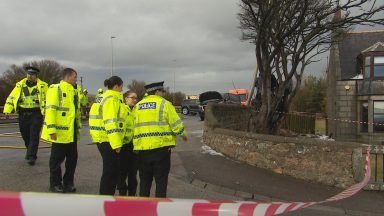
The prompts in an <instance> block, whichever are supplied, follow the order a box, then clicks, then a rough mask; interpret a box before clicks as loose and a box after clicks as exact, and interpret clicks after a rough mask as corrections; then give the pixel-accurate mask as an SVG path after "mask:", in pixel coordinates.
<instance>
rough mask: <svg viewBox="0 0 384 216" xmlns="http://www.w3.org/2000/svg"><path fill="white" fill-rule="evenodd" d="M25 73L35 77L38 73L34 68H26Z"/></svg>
mask: <svg viewBox="0 0 384 216" xmlns="http://www.w3.org/2000/svg"><path fill="white" fill-rule="evenodd" d="M25 72H27V74H31V75H37V74H38V73H39V72H40V71H39V69H37V68H35V67H32V66H28V67H25Z"/></svg>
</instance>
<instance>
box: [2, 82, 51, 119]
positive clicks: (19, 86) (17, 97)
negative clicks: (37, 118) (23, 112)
mask: <svg viewBox="0 0 384 216" xmlns="http://www.w3.org/2000/svg"><path fill="white" fill-rule="evenodd" d="M27 80H28V79H27V78H24V79H22V80H20V81H19V82H18V83H16V86H15V88H14V89H13V90H12V92H11V94H9V96H8V98H7V100H6V102H5V105H4V111H3V112H4V113H12V112H13V111H14V112H17V111H18V108H19V106H20V105H21V103H23V105H24V106H23V107H24V108H37V107H40V110H41V113H42V114H44V109H45V100H46V93H47V89H48V84H47V83H46V82H44V81H41V80H40V79H37V84H36V86H34V87H31V88H28V86H27V85H26V82H27ZM25 87H26V88H25ZM34 89H36V90H34ZM23 90H24V91H25V93H24V92H23ZM33 91H35V93H36V94H34V95H33V96H32V97H30V96H31V94H28V93H32V92H33ZM27 92H28V93H27ZM26 94H28V95H26ZM23 96H24V97H23ZM26 97H28V99H27V98H26ZM21 99H24V100H23V101H24V102H22V101H21ZM35 99H37V100H38V101H39V104H38V105H37V106H36V104H37V103H35V102H33V101H34V100H35Z"/></svg>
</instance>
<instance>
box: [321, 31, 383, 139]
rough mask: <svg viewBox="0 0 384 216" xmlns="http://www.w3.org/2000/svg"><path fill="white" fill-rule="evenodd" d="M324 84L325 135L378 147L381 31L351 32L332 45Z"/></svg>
mask: <svg viewBox="0 0 384 216" xmlns="http://www.w3.org/2000/svg"><path fill="white" fill-rule="evenodd" d="M327 83H328V88H327V114H328V121H327V128H328V135H332V136H333V137H334V138H335V139H337V140H345V141H347V140H353V141H360V142H364V143H375V144H378V143H380V144H381V142H382V141H384V30H375V31H361V32H350V33H346V34H345V36H343V37H342V39H340V40H337V42H334V43H332V45H331V50H330V59H329V67H328V73H327ZM381 124H383V125H381Z"/></svg>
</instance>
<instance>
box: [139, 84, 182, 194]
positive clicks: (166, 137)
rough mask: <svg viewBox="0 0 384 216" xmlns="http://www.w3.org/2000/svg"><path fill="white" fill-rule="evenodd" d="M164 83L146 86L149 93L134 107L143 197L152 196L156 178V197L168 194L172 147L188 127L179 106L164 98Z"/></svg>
mask: <svg viewBox="0 0 384 216" xmlns="http://www.w3.org/2000/svg"><path fill="white" fill-rule="evenodd" d="M163 84H164V82H158V83H152V84H149V85H146V86H145V88H146V91H147V94H148V95H147V96H146V97H144V99H143V100H141V101H140V102H138V103H137V104H136V106H135V108H134V111H133V116H134V137H133V145H134V150H135V151H138V155H139V175H140V196H149V195H150V189H151V184H152V180H153V178H155V181H156V197H166V195H167V184H168V174H169V171H170V165H171V161H170V160H171V159H170V156H171V148H172V147H174V146H175V145H176V136H177V135H180V136H181V137H182V138H183V139H184V140H185V141H186V140H187V137H186V130H185V128H184V124H183V122H182V121H181V119H180V117H179V115H178V114H177V113H176V109H175V107H174V106H173V105H172V104H171V102H169V101H167V100H166V99H164V98H163V97H162V96H163V95H164V92H165V91H164V87H163Z"/></svg>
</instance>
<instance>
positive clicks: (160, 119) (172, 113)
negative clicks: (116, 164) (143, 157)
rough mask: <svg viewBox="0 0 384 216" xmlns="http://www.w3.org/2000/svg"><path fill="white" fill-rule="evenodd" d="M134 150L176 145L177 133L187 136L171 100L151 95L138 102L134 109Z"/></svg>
mask: <svg viewBox="0 0 384 216" xmlns="http://www.w3.org/2000/svg"><path fill="white" fill-rule="evenodd" d="M133 116H134V136H133V146H134V150H150V149H156V148H161V147H164V146H175V145H176V135H180V136H186V130H185V129H184V124H183V122H182V121H181V119H180V117H179V115H178V114H177V113H176V109H175V107H174V106H173V105H172V104H171V102H169V101H167V100H165V99H164V98H162V97H160V96H157V95H149V96H147V97H145V98H144V99H143V100H141V101H140V102H139V103H137V104H136V106H135V108H134V111H133Z"/></svg>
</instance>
